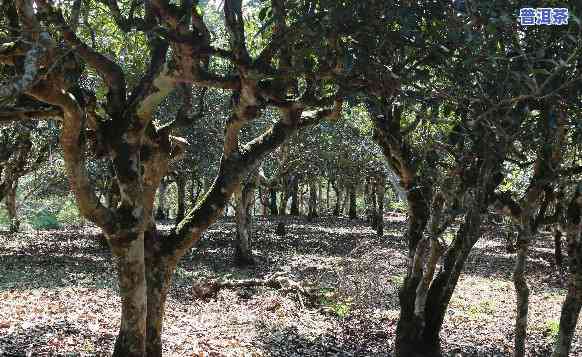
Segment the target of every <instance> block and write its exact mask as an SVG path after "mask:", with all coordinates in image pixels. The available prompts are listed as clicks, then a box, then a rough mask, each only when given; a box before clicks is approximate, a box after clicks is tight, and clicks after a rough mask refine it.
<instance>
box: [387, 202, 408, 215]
mask: <svg viewBox="0 0 582 357" xmlns="http://www.w3.org/2000/svg"><path fill="white" fill-rule="evenodd" d="M388 207H389V209H390V210H391V211H396V212H400V213H404V212H407V210H408V204H407V203H406V201H404V200H402V201H398V200H394V201H390V203H389V204H388Z"/></svg>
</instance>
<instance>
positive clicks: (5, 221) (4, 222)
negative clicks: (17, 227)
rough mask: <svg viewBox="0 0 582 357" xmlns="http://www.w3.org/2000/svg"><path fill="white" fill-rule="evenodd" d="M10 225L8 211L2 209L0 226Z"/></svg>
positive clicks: (0, 211) (0, 210)
mask: <svg viewBox="0 0 582 357" xmlns="http://www.w3.org/2000/svg"><path fill="white" fill-rule="evenodd" d="M9 225H10V219H8V212H6V210H5V209H3V208H2V209H0V226H6V227H8V226H9Z"/></svg>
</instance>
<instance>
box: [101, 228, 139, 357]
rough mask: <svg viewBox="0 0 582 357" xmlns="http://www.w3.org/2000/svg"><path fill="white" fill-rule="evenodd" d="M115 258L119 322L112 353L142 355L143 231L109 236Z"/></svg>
mask: <svg viewBox="0 0 582 357" xmlns="http://www.w3.org/2000/svg"><path fill="white" fill-rule="evenodd" d="M109 239H110V242H111V245H112V251H113V254H114V255H115V256H116V258H117V269H118V280H119V294H120V295H121V326H120V329H119V334H118V336H117V339H116V341H115V347H114V350H113V356H114V357H126V356H128V357H143V356H144V355H145V351H146V349H145V346H146V319H147V298H146V288H147V284H146V276H145V264H144V233H143V231H142V232H141V233H130V234H127V235H124V236H113V237H110V238H109Z"/></svg>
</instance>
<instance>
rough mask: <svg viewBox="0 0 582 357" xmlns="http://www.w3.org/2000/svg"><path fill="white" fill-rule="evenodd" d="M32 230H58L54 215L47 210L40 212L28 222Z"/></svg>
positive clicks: (57, 222)
mask: <svg viewBox="0 0 582 357" xmlns="http://www.w3.org/2000/svg"><path fill="white" fill-rule="evenodd" d="M29 223H30V225H31V226H32V228H34V229H36V230H49V229H59V228H60V224H59V221H58V220H57V217H55V215H54V214H52V213H50V212H49V211H47V210H44V209H43V210H40V211H38V212H37V213H36V214H35V215H33V216H32V217H31V218H30V220H29Z"/></svg>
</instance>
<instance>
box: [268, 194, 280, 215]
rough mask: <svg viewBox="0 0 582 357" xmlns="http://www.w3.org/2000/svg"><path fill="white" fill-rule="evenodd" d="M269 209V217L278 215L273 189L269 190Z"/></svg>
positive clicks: (275, 195)
mask: <svg viewBox="0 0 582 357" xmlns="http://www.w3.org/2000/svg"><path fill="white" fill-rule="evenodd" d="M269 209H270V211H271V216H276V215H278V214H279V211H278V210H277V190H275V189H274V188H270V189H269Z"/></svg>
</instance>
